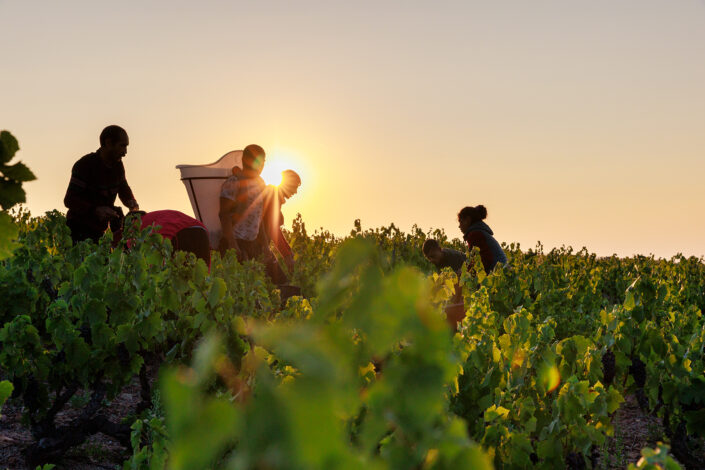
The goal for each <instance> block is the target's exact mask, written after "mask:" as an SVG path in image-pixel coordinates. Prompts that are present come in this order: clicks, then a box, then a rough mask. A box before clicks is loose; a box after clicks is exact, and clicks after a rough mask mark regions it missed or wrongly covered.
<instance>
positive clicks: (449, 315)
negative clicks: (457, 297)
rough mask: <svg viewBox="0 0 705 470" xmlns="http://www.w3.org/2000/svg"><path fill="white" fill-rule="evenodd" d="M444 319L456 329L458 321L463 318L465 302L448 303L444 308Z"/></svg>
mask: <svg viewBox="0 0 705 470" xmlns="http://www.w3.org/2000/svg"><path fill="white" fill-rule="evenodd" d="M445 312H446V321H447V322H448V325H450V327H451V328H452V329H453V330H457V329H458V323H460V322H461V321H462V320H463V318H465V304H464V303H463V302H460V303H457V304H451V305H448V306H447V307H446V308H445Z"/></svg>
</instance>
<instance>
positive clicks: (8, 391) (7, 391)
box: [0, 380, 14, 416]
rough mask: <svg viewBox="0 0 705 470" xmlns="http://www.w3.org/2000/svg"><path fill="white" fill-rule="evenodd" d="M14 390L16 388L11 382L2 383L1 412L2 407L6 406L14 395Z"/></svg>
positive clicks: (0, 392) (0, 388) (0, 384)
mask: <svg viewBox="0 0 705 470" xmlns="http://www.w3.org/2000/svg"><path fill="white" fill-rule="evenodd" d="M13 390H14V387H13V386H12V384H11V383H10V381H9V380H3V381H0V411H2V405H4V404H5V402H6V401H7V399H8V398H10V395H12V391H13ZM0 416H1V415H0Z"/></svg>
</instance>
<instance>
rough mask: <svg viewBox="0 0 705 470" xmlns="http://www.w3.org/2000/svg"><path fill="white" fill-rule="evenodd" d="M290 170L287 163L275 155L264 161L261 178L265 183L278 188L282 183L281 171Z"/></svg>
mask: <svg viewBox="0 0 705 470" xmlns="http://www.w3.org/2000/svg"><path fill="white" fill-rule="evenodd" d="M291 168H292V166H291V165H290V164H289V162H287V161H286V160H285V159H283V158H279V157H278V156H276V155H275V156H273V157H272V158H271V159H270V158H269V157H268V158H267V159H266V160H265V162H264V169H263V170H262V174H261V176H262V179H263V180H264V182H265V183H267V184H271V185H273V186H279V185H280V184H281V183H282V171H284V170H287V169H291Z"/></svg>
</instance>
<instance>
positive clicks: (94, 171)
mask: <svg viewBox="0 0 705 470" xmlns="http://www.w3.org/2000/svg"><path fill="white" fill-rule="evenodd" d="M99 141H100V148H98V150H96V151H95V152H93V153H89V154H88V155H85V156H83V157H81V158H80V159H79V160H78V161H77V162H76V163H75V164H74V165H73V168H72V169H71V179H70V181H69V186H68V189H67V190H66V195H65V196H64V205H65V206H66V207H67V208H68V212H67V214H66V224H67V225H68V226H69V228H70V229H71V238H72V240H73V241H74V243H76V242H79V241H82V240H86V239H90V240H93V241H95V242H97V241H98V239H99V238H100V237H101V236H102V235H103V232H105V230H106V229H107V228H108V226H109V225H110V226H111V228H112V230H113V231H117V230H118V229H119V227H120V226H121V224H122V218H123V212H122V209H121V208H119V207H116V206H115V199H116V197H118V196H119V197H120V200H121V201H122V203H123V204H124V205H125V206H126V207H127V208H128V209H129V210H130V211H135V210H139V204H137V201H136V200H135V196H134V195H133V193H132V189H130V186H129V185H128V184H127V180H126V178H125V167H124V165H123V164H122V159H123V158H124V157H125V155H126V154H127V146H128V145H129V144H130V140H129V137H128V136H127V132H126V131H125V129H123V128H122V127H120V126H116V125H110V126H107V127H106V128H105V129H103V131H102V132H101V133H100V137H99Z"/></svg>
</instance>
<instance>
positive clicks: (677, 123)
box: [0, 0, 705, 257]
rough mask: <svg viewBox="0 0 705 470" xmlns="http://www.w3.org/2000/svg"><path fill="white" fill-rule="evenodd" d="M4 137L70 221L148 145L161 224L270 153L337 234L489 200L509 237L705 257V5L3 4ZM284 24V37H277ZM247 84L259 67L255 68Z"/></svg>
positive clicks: (138, 171)
mask: <svg viewBox="0 0 705 470" xmlns="http://www.w3.org/2000/svg"><path fill="white" fill-rule="evenodd" d="M0 16H2V17H3V18H12V21H8V22H6V24H4V25H3V28H1V29H0V44H12V47H9V48H5V49H7V50H6V51H5V50H4V51H3V53H4V54H5V55H4V56H3V58H4V62H3V63H5V64H11V65H8V66H7V67H4V68H3V71H2V73H0V90H8V91H9V90H11V92H8V93H5V94H4V95H3V101H2V107H1V108H0V109H1V111H2V112H0V118H1V119H0V121H1V122H0V128H2V129H8V130H10V131H11V132H12V133H13V134H14V135H15V137H17V139H18V140H19V143H20V146H21V150H20V152H19V153H18V156H17V158H18V159H20V160H22V161H23V162H24V163H26V164H27V165H28V166H29V167H30V168H31V169H32V171H33V172H34V173H35V174H36V175H37V180H36V181H33V182H31V183H28V184H27V185H26V190H27V206H28V208H29V209H30V210H31V212H32V213H33V214H37V215H39V214H41V213H43V212H44V211H46V210H51V209H59V210H61V211H65V210H66V209H65V207H64V206H63V202H62V201H63V197H64V194H65V192H66V187H67V185H68V181H69V178H70V173H71V166H72V165H73V163H74V162H75V161H76V160H78V159H79V158H80V157H82V156H83V155H86V154H87V153H90V152H93V151H95V150H96V149H97V148H98V145H99V144H98V134H99V133H100V131H101V129H102V128H103V127H105V126H106V125H108V124H119V125H121V126H123V127H124V128H125V129H126V130H127V132H128V133H129V136H130V146H129V148H128V151H127V157H126V158H125V161H124V164H125V169H126V174H127V180H128V182H129V184H130V186H131V188H132V190H133V192H134V194H135V197H136V198H137V201H138V203H139V204H140V207H141V208H143V209H144V210H147V211H151V210H158V209H174V210H179V211H182V212H185V213H187V214H189V215H191V214H193V211H192V208H191V205H190V202H189V199H188V196H187V193H186V191H185V189H184V185H183V183H182V182H181V181H180V179H179V178H180V176H179V173H178V171H177V170H176V169H175V168H174V167H175V166H176V165H178V164H182V163H188V164H205V163H211V162H213V161H215V160H217V159H218V158H219V157H220V156H221V155H223V154H224V153H226V152H228V151H230V150H235V149H242V148H244V147H245V146H246V145H248V144H251V143H257V144H259V145H261V146H262V147H263V148H264V149H265V151H266V153H267V162H266V164H265V174H264V175H263V176H264V178H265V181H267V182H268V183H270V184H277V183H279V181H280V179H281V171H282V170H284V169H287V168H290V169H293V170H295V171H296V172H298V173H299V174H300V176H301V181H302V184H301V187H300V188H299V192H298V193H297V194H296V195H295V196H294V197H292V198H291V199H290V200H289V201H287V203H286V204H284V205H283V206H282V212H283V215H284V220H285V223H286V224H287V226H288V225H289V224H290V223H291V220H292V219H293V218H294V217H295V216H296V214H297V213H301V214H302V217H303V220H304V221H305V222H306V224H307V226H308V227H309V228H310V229H318V228H320V227H324V228H325V229H327V230H330V231H331V232H332V233H334V234H337V235H344V234H347V233H349V232H350V229H351V228H352V224H353V221H354V220H355V219H358V218H359V219H361V221H362V225H363V228H370V227H378V226H381V225H385V226H386V225H389V224H390V223H394V224H395V225H396V226H397V227H400V228H401V229H403V230H405V231H407V230H409V229H410V228H411V227H412V224H418V226H419V227H420V228H422V229H424V230H427V229H430V228H436V227H438V228H444V229H445V230H446V233H447V235H449V236H450V237H460V236H461V234H460V232H459V230H458V227H457V220H456V214H457V212H458V211H459V210H460V209H461V208H462V207H463V206H466V205H476V204H484V205H485V206H486V207H487V209H488V212H489V215H488V219H487V223H488V224H489V225H490V226H491V227H492V229H493V230H494V232H495V238H497V240H499V241H500V242H507V243H511V242H519V243H521V246H522V248H524V249H528V248H533V247H535V246H536V243H537V241H539V240H540V241H541V242H542V243H543V246H544V247H545V248H546V249H550V248H552V247H555V246H561V245H572V246H573V247H575V248H576V249H579V248H580V247H582V246H586V247H587V248H588V249H589V250H590V251H594V252H597V253H598V254H600V255H610V254H612V253H617V254H619V255H631V254H634V253H642V254H649V253H654V254H656V255H657V256H664V257H669V256H672V255H674V254H675V253H678V252H682V253H684V254H686V255H697V256H701V255H703V254H705V251H704V249H703V243H702V240H704V239H705V219H704V218H702V217H698V216H697V215H698V214H702V213H703V211H705V185H704V184H702V181H701V180H702V175H703V174H705V159H704V158H703V155H705V132H703V123H704V122H705V87H703V86H702V83H705V61H703V60H702V57H703V56H704V55H705V2H703V1H689V2H664V1H662V0H623V1H620V2H608V1H602V2H565V1H564V0H545V1H541V2H527V1H524V0H508V1H506V2H445V3H443V2H441V3H437V2H435V3H434V2H325V1H323V0H304V1H303V2H277V6H276V8H272V7H271V5H265V4H261V3H257V2H215V1H210V0H204V1H203V2H166V1H165V0H154V1H151V2H136V1H134V0H128V1H126V2H120V3H119V4H110V3H106V2H94V1H89V0H69V1H67V2H44V3H42V8H36V5H35V2H0ZM263 31H266V34H263ZM246 71H247V73H245V72H246Z"/></svg>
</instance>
